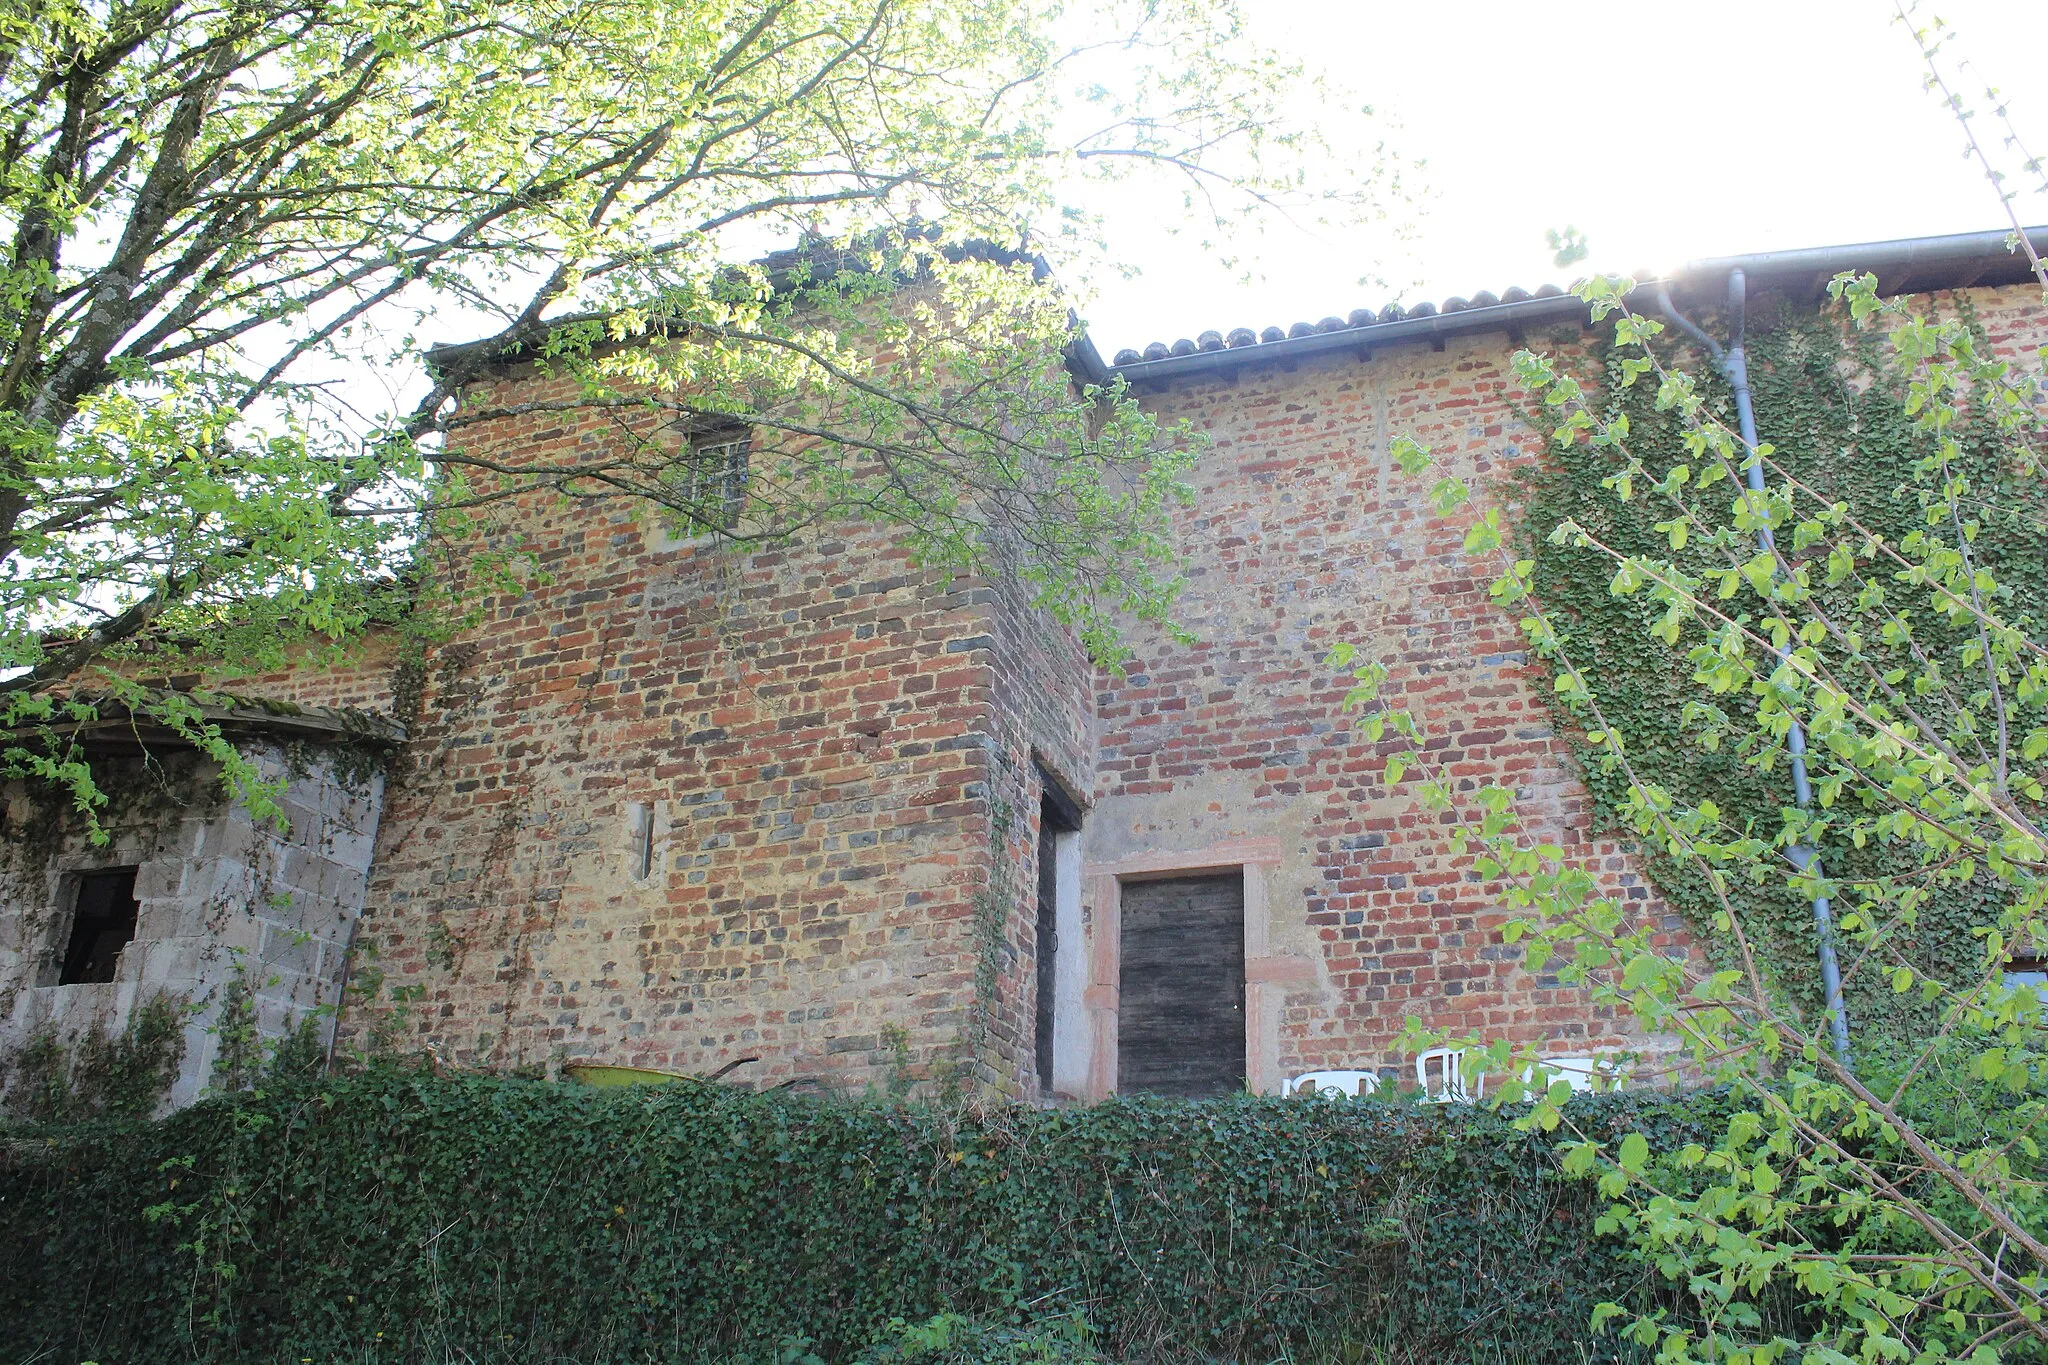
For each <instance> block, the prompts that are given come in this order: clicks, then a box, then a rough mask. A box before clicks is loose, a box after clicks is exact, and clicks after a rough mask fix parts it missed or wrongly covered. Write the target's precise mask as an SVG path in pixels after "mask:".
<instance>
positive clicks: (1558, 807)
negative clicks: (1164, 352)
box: [1087, 289, 2048, 1083]
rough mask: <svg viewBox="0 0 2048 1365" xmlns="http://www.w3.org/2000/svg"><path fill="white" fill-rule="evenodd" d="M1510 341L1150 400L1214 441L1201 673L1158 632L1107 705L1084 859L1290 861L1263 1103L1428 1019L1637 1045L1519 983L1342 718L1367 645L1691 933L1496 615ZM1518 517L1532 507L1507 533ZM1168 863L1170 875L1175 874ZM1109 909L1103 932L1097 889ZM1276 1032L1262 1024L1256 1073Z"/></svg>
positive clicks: (1276, 933) (1488, 770)
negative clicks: (1241, 852) (1578, 757)
mask: <svg viewBox="0 0 2048 1365" xmlns="http://www.w3.org/2000/svg"><path fill="white" fill-rule="evenodd" d="M1974 301H1975V303H1976V306H1977V310H1978V314H1979V317H1980V319H1981V320H1982V321H1983V322H1984V324H1985V326H1986V330H1987V332H1988V334H1989V335H1990V336H1991V337H1992V339H1993V340H1994V342H1995V343H1997V344H1998V345H2000V346H2001V347H2003V348H2005V349H2006V350H2008V351H2014V352H2016V351H2018V350H2020V349H2022V348H2024V347H2030V346H2033V345H2038V344H2039V342H2040V341H2041V340H2042V339H2043V337H2044V334H2048V328H2044V326H2043V317H2042V312H2041V309H2040V304H2039V297H2038V291H2030V290H2027V289H2011V290H2000V291H1990V290H1984V291H1976V297H1975V300H1974ZM1515 349H1516V347H1515V346H1514V345H1513V344H1511V343H1510V342H1509V340H1508V338H1507V337H1506V336H1505V335H1481V336H1475V337H1469V338H1464V339H1458V340H1453V341H1450V342H1449V343H1448V344H1447V348H1446V349H1445V350H1444V351H1442V352H1436V351H1432V350H1431V349H1429V347H1428V346H1427V344H1419V345H1413V346H1404V347H1400V348H1397V349H1391V350H1382V351H1381V352H1379V353H1378V354H1377V355H1376V356H1375V357H1374V358H1373V359H1371V360H1361V359H1358V358H1356V357H1354V356H1350V355H1333V356H1330V357H1327V358H1324V359H1320V360H1308V361H1302V362H1300V363H1299V364H1298V365H1294V366H1283V365H1281V364H1278V363H1273V362H1267V363H1265V364H1258V365H1252V364H1248V365H1246V366H1245V367H1244V368H1243V369H1241V370H1240V371H1239V372H1238V373H1237V374H1236V375H1235V376H1234V377H1224V378H1202V379H1185V380H1178V381H1173V382H1172V383H1171V385H1170V387H1167V388H1165V389H1164V390H1163V391H1159V390H1155V391H1153V392H1151V393H1149V394H1147V395H1145V397H1144V402H1145V404H1146V406H1147V407H1148V408H1149V409H1151V410H1152V411H1154V412H1156V413H1157V414H1159V416H1160V417H1161V418H1163V419H1169V420H1171V419H1178V418H1187V419H1190V420H1192V421H1193V422H1194V423H1195V424H1196V425H1197V426H1199V427H1200V428H1202V429H1203V430H1205V431H1207V432H1208V433H1209V434H1210V435H1211V436H1212V437H1213V439H1214V442H1215V445H1214V450H1213V453H1212V454H1210V455H1209V456H1208V457H1207V458H1206V459H1205V460H1204V461H1203V462H1202V465H1201V467H1200V470H1199V473H1198V475H1197V476H1196V480H1195V481H1196V484H1197V486H1198V494H1197V497H1196V500H1195V505H1194V507H1193V508H1192V509H1191V511H1190V514H1189V515H1188V517H1187V520H1186V521H1185V523H1184V527H1183V532H1182V536H1181V544H1182V546H1183V548H1184V549H1185V550H1186V552H1187V553H1188V555H1189V557H1190V565H1189V570H1188V591H1187V595H1186V598H1185V599H1184V602H1183V604H1182V610H1181V621H1182V623H1183V624H1184V625H1186V626H1187V627H1188V628H1189V629H1191V630H1192V631H1193V632H1194V634H1195V636H1196V637H1197V643H1195V644H1194V645H1192V646H1182V645H1178V644H1175V643H1173V642H1171V641H1170V640H1167V639H1165V638H1164V637H1163V635H1162V634H1161V633H1159V632H1140V634H1139V635H1138V636H1137V638H1136V640H1135V641H1134V643H1135V644H1136V647H1137V653H1138V659H1137V661H1136V662H1135V663H1134V664H1133V665H1132V667H1131V668H1130V670H1129V672H1128V674H1127V676H1125V677H1123V678H1120V679H1119V678H1112V677H1102V678H1100V679H1099V680H1098V685H1097V698H1096V717H1097V719H1096V728H1097V778H1096V794H1097V802H1096V809H1095V811H1094V812H1093V814H1092V815H1091V818H1090V821H1089V830H1088V842H1087V848H1088V853H1089V858H1090V860H1091V864H1092V865H1093V866H1094V867H1095V868H1097V869H1099V870H1101V871H1102V872H1104V873H1107V872H1108V871H1109V870H1110V869H1113V868H1114V867H1116V866H1117V865H1118V863H1119V862H1121V861H1124V860H1128V859H1130V858H1132V857H1133V856H1136V855H1142V854H1157V853H1159V852H1161V851H1171V850H1176V849H1185V850H1188V851H1189V856H1190V861H1191V862H1199V861H1201V858H1200V856H1199V854H1200V851H1201V850H1203V849H1208V848H1214V847H1217V846H1226V847H1228V846H1233V844H1232V841H1237V842H1238V843H1242V842H1244V841H1272V842H1276V843H1277V846H1278V849H1279V853H1278V862H1277V863H1276V864H1274V865H1272V866H1271V867H1269V868H1268V869H1266V870H1265V871H1263V872H1261V873H1259V874H1258V875H1261V876H1263V877H1264V878H1265V879H1266V880H1265V885H1264V898H1265V901H1266V910H1267V914H1268V916H1269V923H1267V924H1266V925H1264V926H1262V929H1263V932H1264V933H1265V935H1266V938H1267V941H1268V947H1267V951H1268V953H1269V954H1270V955H1271V957H1272V958H1273V959H1274V962H1275V965H1274V966H1272V967H1269V968H1268V969H1267V970H1268V971H1269V972H1270V973H1271V976H1270V978H1269V979H1273V980H1276V981H1282V982H1289V983H1291V984H1288V985H1286V986H1285V988H1284V989H1282V990H1280V991H1278V992H1275V993H1274V994H1273V995H1270V996H1269V997H1268V998H1269V1000H1271V1001H1272V1002H1273V1003H1271V1004H1269V1005H1268V1006H1267V1008H1269V1009H1270V1010H1272V1011H1273V1012H1274V1015H1275V1017H1273V1018H1272V1019H1270V1020H1268V1021H1266V1032H1267V1037H1268V1042H1267V1043H1266V1056H1265V1057H1264V1058H1263V1059H1261V1058H1258V1057H1254V1058H1253V1059H1252V1060H1253V1067H1252V1070H1253V1073H1254V1076H1255V1078H1256V1077H1260V1076H1263V1078H1264V1079H1265V1080H1266V1081H1267V1083H1271V1082H1272V1081H1273V1080H1275V1079H1277V1078H1278V1077H1281V1076H1288V1075H1295V1074H1298V1073H1300V1072H1302V1071H1306V1070H1311V1069H1321V1068H1354V1067H1381V1066H1396V1065H1399V1066H1401V1067H1402V1068H1404V1069H1406V1068H1407V1067H1408V1066H1409V1063H1408V1062H1407V1061H1406V1059H1405V1058H1404V1056H1403V1055H1402V1054H1401V1053H1400V1051H1399V1050H1398V1049H1396V1048H1395V1046H1394V1040H1395V1038H1396V1037H1397V1036H1398V1035H1399V1034H1400V1032H1401V1030H1402V1028H1403V1025H1404V1021H1405V1019H1406V1018H1407V1017H1408V1016H1410V1015H1413V1016H1418V1017H1420V1018H1421V1019H1423V1020H1424V1021H1425V1022H1426V1023H1428V1024H1430V1025H1432V1026H1435V1027H1439V1028H1443V1029H1446V1030H1452V1031H1466V1030H1470V1031H1474V1032H1478V1033H1481V1034H1484V1035H1487V1036H1489V1037H1502V1036H1505V1037H1507V1038H1510V1039H1513V1040H1516V1041H1518V1042H1519V1041H1534V1042H1542V1043H1545V1044H1549V1045H1550V1047H1551V1050H1552V1051H1553V1052H1554V1053H1557V1054H1568V1053H1573V1052H1578V1051H1582V1050H1585V1049H1586V1048H1589V1047H1608V1046H1621V1045H1627V1044H1630V1043H1632V1042H1637V1043H1639V1042H1640V1041H1642V1040H1639V1039H1633V1038H1632V1037H1631V1035H1630V1032H1629V1029H1628V1027H1627V1026H1626V1021H1619V1020H1616V1019H1613V1018H1611V1017H1608V1016H1607V1015H1606V1014H1605V1013H1604V1012H1603V1011H1601V1010H1599V1009H1596V1008H1594V1007H1593V1006H1592V1005H1591V1004H1590V1002H1589V1001H1588V1000H1587V999H1586V998H1585V997H1584V996H1583V995H1581V994H1579V993H1577V992H1575V991H1571V990H1566V989H1563V988H1561V987H1560V986H1559V985H1558V984H1557V983H1556V981H1555V979H1554V978H1553V977H1550V976H1548V975H1537V974H1532V973H1530V972H1528V971H1526V970H1524V969H1523V968H1522V966H1521V965H1520V963H1519V953H1518V952H1517V951H1515V950H1512V949H1509V948H1508V947H1506V946H1505V945H1504V944H1503V943H1502V942H1501V939H1500V936H1499V933H1498V925H1499V924H1500V923H1501V922H1502V920H1503V919H1504V918H1505V916H1504V915H1503V913H1502V912H1501V911H1500V910H1499V909H1498V908H1497V888H1496V887H1493V886H1489V885H1486V884H1482V883H1480V882H1478V881H1477V880H1476V879H1475V874H1473V873H1472V872H1470V871H1469V870H1468V865H1467V860H1465V859H1461V858H1458V857H1455V856H1453V855H1452V853H1451V851H1450V848H1449V844H1448V841H1447V839H1446V837H1445V834H1444V831H1443V829H1442V828H1441V826H1440V824H1439V823H1438V821H1437V819H1436V818H1435V817H1433V816H1432V815H1430V814H1428V813H1426V812H1425V811H1424V810H1423V809H1422V808H1421V805H1420V803H1419V802H1418V801H1416V800H1415V799H1414V797H1413V796H1412V794H1411V789H1410V788H1406V787H1404V788H1400V789H1397V790H1392V791H1390V790H1388V789H1387V788H1386V786H1385V785H1384V784H1383V783H1382V781H1381V773H1382V769H1383V762H1382V760H1383V757H1384V754H1385V753H1386V752H1390V751H1392V750H1393V749H1395V748H1397V747H1402V746H1397V745H1392V744H1388V745H1381V746H1379V749H1378V751H1377V752H1376V751H1375V749H1374V747H1373V746H1371V745H1369V744H1367V743H1366V742H1365V741H1364V739H1363V737H1362V735H1361V734H1360V733H1359V732H1358V729H1357V726H1356V722H1355V719H1354V717H1352V716H1351V715H1349V714H1347V713H1346V712H1345V710H1344V709H1343V707H1342V705H1341V701H1342V697H1343V695H1344V691H1345V687H1344V682H1345V680H1344V679H1341V678H1339V677H1337V676H1335V675H1333V673H1332V672H1331V670H1329V669H1327V668H1326V667H1324V666H1323V662H1322V661H1323V659H1324V657H1325V656H1326V654H1327V652H1328V651H1329V649H1330V648H1331V647H1332V646H1333V645H1336V644H1338V643H1339V642H1351V643H1354V644H1356V645H1358V646H1360V647H1361V648H1362V649H1363V650H1364V651H1365V652H1366V653H1367V654H1369V655H1372V656H1374V657H1377V658H1379V659H1381V660H1383V661H1385V662H1386V663H1387V664H1388V665H1389V667H1390V669H1391V676H1390V678H1389V681H1388V687H1387V692H1388V695H1389V697H1390V698H1391V699H1392V702H1393V704H1396V705H1401V706H1405V707H1407V708H1409V709H1411V710H1413V711H1415V712H1416V713H1417V714H1418V715H1419V716H1420V717H1421V719H1422V721H1423V723H1424V725H1425V727H1426V728H1427V730H1428V732H1429V735H1430V742H1429V747H1430V749H1431V751H1432V756H1433V757H1434V758H1435V759H1436V761H1437V762H1439V763H1440V764H1442V765H1444V767H1445V768H1446V769H1447V770H1448V772H1449V773H1450V774H1451V775H1452V776H1453V777H1454V778H1457V779H1460V780H1462V781H1463V782H1465V783H1467V784H1479V783H1485V782H1499V783H1503V784H1506V785H1508V786H1511V787H1513V788H1514V789H1516V790H1517V792H1518V793H1519V794H1520V795H1521V797H1522V809H1523V811H1524V813H1525V815H1526V816H1529V817H1531V818H1532V823H1533V830H1534V832H1535V833H1537V834H1538V835H1540V836H1541V837H1542V838H1544V839H1546V840H1550V841H1553V842H1556V843H1559V844H1561V845H1562V846H1563V847H1564V848H1565V849H1566V850H1567V852H1568V854H1569V856H1571V857H1573V858H1575V859H1579V860H1581V861H1583V862H1584V863H1585V864H1587V865H1589V866H1592V867H1595V868H1597V869H1598V871H1599V873H1600V878H1601V881H1602V883H1603V884H1604V885H1605V887H1606V888H1607V890H1608V891H1609V892H1610V893H1611V894H1614V895H1616V896H1618V897H1621V898H1623V899H1624V900H1625V901H1627V902H1629V903H1630V904H1632V905H1633V906H1634V907H1635V910H1636V913H1638V914H1640V915H1642V916H1644V917H1647V918H1648V919H1650V920H1652V921H1653V922H1655V923H1656V924H1657V925H1658V926H1659V927H1660V931H1661V934H1662V938H1663V941H1664V942H1665V943H1666V944H1667V945H1668V946H1669V947H1671V948H1672V949H1673V950H1681V949H1683V948H1684V946H1685V945H1686V943H1687V933H1686V929H1685V926H1684V925H1683V924H1682V923H1680V922H1679V921H1678V920H1677V918H1676V917H1675V916H1673V915H1672V914H1670V912H1669V911H1668V910H1667V908H1666V907H1665V906H1664V905H1663V904H1662V903H1661V901H1659V900H1658V898H1657V897H1656V896H1655V894H1654V891H1653V889H1652V888H1651V887H1650V886H1649V885H1648V883H1647V882H1646V880H1645V879H1644V877H1643V875H1642V873H1641V871H1640V870H1639V868H1638V867H1637V865H1636V864H1635V862H1634V860H1633V859H1632V858H1630V857H1628V856H1627V855H1625V854H1624V853H1623V852H1622V851H1621V849H1619V848H1618V847H1617V846H1616V845H1614V844H1612V843H1610V842H1607V841H1604V840H1594V839H1591V838H1589V837H1588V834H1587V821H1588V816H1589V802H1588V798H1587V796H1586V794H1585V792H1584V790H1583V788H1582V787H1581V785H1580V783H1579V781H1578V780H1577V778H1576V776H1575V775H1574V773H1573V770H1572V768H1571V766H1570V763H1569V761H1568V758H1567V747H1566V744H1565V743H1564V742H1563V741H1562V740H1561V739H1560V738H1559V737H1558V736H1557V735H1556V734H1555V732H1554V730H1553V723H1552V719H1551V716H1550V714H1549V712H1548V710H1547V707H1546V703H1545V700H1544V693H1545V691H1546V690H1547V686H1546V684H1545V682H1544V680H1543V679H1542V678H1541V677H1540V675H1539V673H1538V671H1537V670H1536V669H1534V668H1532V667H1531V665H1530V662H1529V660H1528V657H1527V655H1526V653H1525V652H1524V648H1523V640H1522V636H1521V632H1520V630H1519V629H1518V627H1517V624H1516V616H1511V615H1510V614H1509V613H1507V612H1504V611H1501V610H1499V609H1497V608H1495V607H1494V606H1493V605H1492V604H1491V602H1490V601H1489V599H1488V596H1487V591H1486V589H1487V584H1488V582H1489V581H1490V579H1491V577H1492V573H1491V571H1489V570H1488V569H1487V568H1486V567H1484V566H1481V565H1475V564H1474V563H1473V562H1472V561H1471V560H1470V559H1469V558H1468V557H1467V556H1466V555H1465V554H1464V552H1463V550H1462V547H1461V542H1462V538H1463V535H1464V531H1465V529H1466V527H1467V525H1469V523H1470V520H1471V518H1472V517H1474V516H1476V515H1477V514H1478V513H1479V511H1480V510H1482V509H1483V508H1484V507H1486V506H1488V505H1489V504H1491V505H1502V500H1503V499H1504V498H1505V497H1506V496H1507V490H1506V489H1505V488H1503V487H1502V485H1503V483H1504V479H1503V476H1504V475H1505V474H1507V473H1508V472H1509V471H1510V470H1511V469H1512V467H1513V466H1514V465H1515V464H1517V463H1518V462H1521V461H1525V460H1530V459H1535V458H1538V457H1539V456H1540V455H1541V452H1542V449H1543V445H1544V438H1543V437H1542V436H1540V435H1538V434H1536V433H1534V432H1532V431H1530V430H1529V429H1528V428H1527V427H1526V426H1525V425H1524V424H1523V423H1522V421H1521V420H1520V418H1519V416H1518V412H1519V401H1518V394H1519V391H1518V389H1517V387H1516V385H1515V383H1514V379H1513V375H1512V373H1511V371H1510V367H1509V361H1510V357H1511V356H1512V354H1513V351H1514V350H1515ZM1397 433H1406V434H1409V435H1412V436H1414V437H1415V438H1417V439H1418V440H1421V441H1422V442H1424V443H1425V444H1426V445H1428V446H1430V447H1431V448H1432V449H1433V451H1434V452H1435V454H1436V455H1437V457H1438V459H1439V461H1440V462H1442V463H1443V464H1444V465H1445V466H1447V467H1448V468H1449V469H1450V470H1451V471H1453V472H1456V473H1458V474H1459V475H1461V476H1462V477H1464V478H1465V479H1466V481H1467V482H1468V483H1469V484H1471V486H1472V487H1473V489H1474V492H1475V498H1474V502H1473V503H1472V505H1471V506H1470V507H1469V508H1468V509H1466V511H1465V512H1464V513H1463V514H1462V515H1460V516H1458V517H1455V518H1453V519H1452V520H1451V521H1449V522H1445V521H1442V520H1439V519H1437V518H1436V517H1434V516H1433V515H1432V513H1431V511H1430V509H1429V508H1428V507H1427V505H1426V502H1425V498H1424V495H1425V494H1426V492H1427V491H1428V487H1429V484H1430V483H1431V482H1433V480H1434V477H1435V476H1434V475H1432V476H1430V477H1429V478H1425V479H1414V478H1408V477H1405V476H1403V475H1401V474H1400V473H1399V471H1398V470H1397V469H1394V468H1393V467H1392V466H1391V462H1390V460H1389V456H1388V444H1387V443H1388V440H1389V437H1390V436H1391V435H1393V434H1397ZM1509 510H1510V512H1512V508H1509ZM1153 861H1155V862H1156V861H1157V859H1156V858H1154V860H1153ZM1089 884H1090V886H1091V887H1093V888H1096V889H1097V890H1096V894H1095V900H1096V901H1097V902H1098V904H1097V905H1096V906H1094V909H1095V910H1096V912H1097V913H1099V912H1100V910H1101V908H1102V907H1101V906H1100V904H1099V902H1100V900H1101V898H1102V897H1101V893H1100V888H1101V887H1102V886H1103V885H1104V883H1103V881H1102V880H1101V878H1100V877H1099V876H1094V877H1091V878H1090V883H1089ZM1257 1034H1258V1024H1257V1021H1254V1041H1255V1050H1256V1046H1257Z"/></svg>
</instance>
